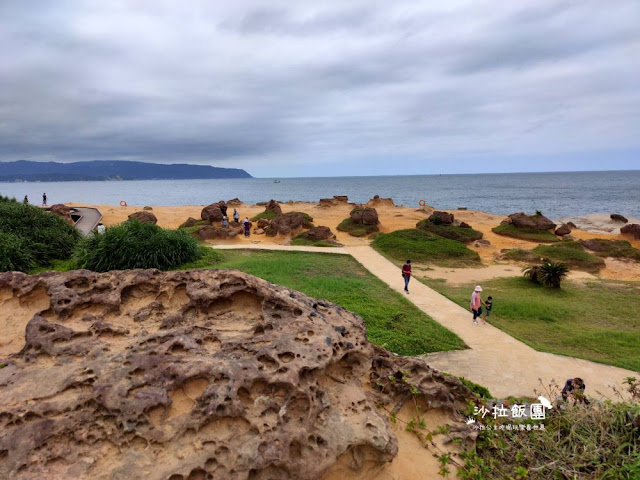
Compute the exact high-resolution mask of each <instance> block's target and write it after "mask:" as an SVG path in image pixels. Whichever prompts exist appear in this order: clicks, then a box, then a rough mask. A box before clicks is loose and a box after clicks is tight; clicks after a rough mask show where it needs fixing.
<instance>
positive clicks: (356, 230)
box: [337, 217, 380, 237]
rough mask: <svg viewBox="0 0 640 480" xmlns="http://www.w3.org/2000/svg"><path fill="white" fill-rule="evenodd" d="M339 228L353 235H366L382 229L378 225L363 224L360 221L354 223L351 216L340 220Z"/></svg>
mask: <svg viewBox="0 0 640 480" xmlns="http://www.w3.org/2000/svg"><path fill="white" fill-rule="evenodd" d="M337 229H338V230H339V231H341V232H346V233H348V234H349V235H351V236H352V237H366V236H367V235H370V234H372V233H375V232H377V231H378V230H380V229H379V228H378V226H377V225H361V224H359V223H354V221H353V220H351V217H349V218H345V219H344V220H343V221H342V222H340V224H339V225H338V226H337Z"/></svg>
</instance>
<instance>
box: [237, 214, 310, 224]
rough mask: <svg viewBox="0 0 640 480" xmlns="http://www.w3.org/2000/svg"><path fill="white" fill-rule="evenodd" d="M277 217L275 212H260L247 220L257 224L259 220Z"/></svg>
mask: <svg viewBox="0 0 640 480" xmlns="http://www.w3.org/2000/svg"><path fill="white" fill-rule="evenodd" d="M305 215H306V214H305ZM277 216H278V214H277V213H275V212H261V213H259V214H257V215H255V216H253V217H251V218H250V219H249V220H251V221H252V222H257V221H258V220H260V219H261V218H266V219H267V220H273V219H274V218H276V217H277Z"/></svg>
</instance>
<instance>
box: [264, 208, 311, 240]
mask: <svg viewBox="0 0 640 480" xmlns="http://www.w3.org/2000/svg"><path fill="white" fill-rule="evenodd" d="M312 222H313V218H311V217H310V216H309V215H306V214H304V213H301V212H289V213H283V214H281V215H278V216H277V217H275V218H274V219H273V220H271V222H270V223H269V225H267V226H266V227H264V231H265V233H266V235H267V236H268V237H275V236H276V235H293V234H295V233H297V232H298V231H299V230H300V229H302V228H306V229H308V228H311V227H313V223H312Z"/></svg>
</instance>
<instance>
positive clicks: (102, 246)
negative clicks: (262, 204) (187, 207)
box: [74, 220, 205, 272]
mask: <svg viewBox="0 0 640 480" xmlns="http://www.w3.org/2000/svg"><path fill="white" fill-rule="evenodd" d="M203 248H205V247H200V246H199V244H198V242H197V241H196V239H194V238H193V237H192V236H190V235H189V234H188V233H187V232H185V231H184V230H165V229H163V228H160V227H158V226H157V225H154V224H152V223H141V222H137V221H135V220H130V221H127V222H124V223H122V224H120V225H117V226H115V227H110V228H107V229H106V231H105V232H104V233H103V234H101V235H99V234H94V235H90V236H89V237H86V238H85V239H83V240H82V242H81V243H80V244H79V245H78V248H77V249H76V251H75V253H74V260H75V266H76V268H86V269H89V270H93V271H94V272H108V271H109V270H127V269H132V268H157V269H159V270H170V269H172V268H175V267H178V266H180V265H183V264H185V263H187V262H195V261H196V260H198V259H199V258H200V257H201V256H202V254H203Z"/></svg>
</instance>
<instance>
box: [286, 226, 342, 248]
mask: <svg viewBox="0 0 640 480" xmlns="http://www.w3.org/2000/svg"><path fill="white" fill-rule="evenodd" d="M296 239H302V240H306V241H307V242H311V243H315V242H320V241H324V242H327V243H329V244H331V245H335V246H341V245H342V244H340V243H338V242H336V236H335V234H334V233H333V232H332V231H331V229H330V228H329V227H322V226H320V227H312V228H310V229H309V230H307V231H306V232H302V233H301V234H300V235H298V236H297V237H296Z"/></svg>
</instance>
